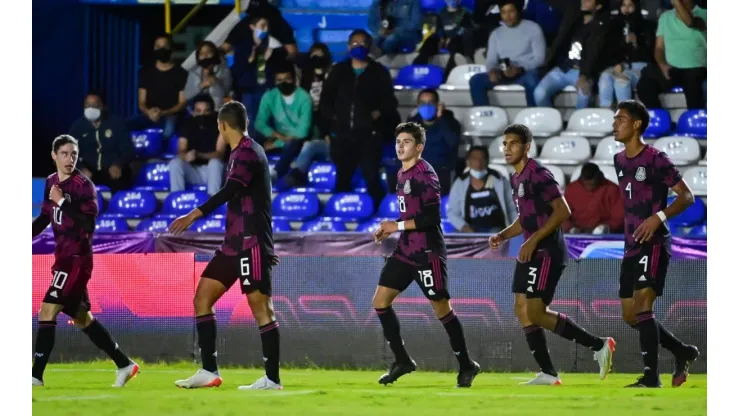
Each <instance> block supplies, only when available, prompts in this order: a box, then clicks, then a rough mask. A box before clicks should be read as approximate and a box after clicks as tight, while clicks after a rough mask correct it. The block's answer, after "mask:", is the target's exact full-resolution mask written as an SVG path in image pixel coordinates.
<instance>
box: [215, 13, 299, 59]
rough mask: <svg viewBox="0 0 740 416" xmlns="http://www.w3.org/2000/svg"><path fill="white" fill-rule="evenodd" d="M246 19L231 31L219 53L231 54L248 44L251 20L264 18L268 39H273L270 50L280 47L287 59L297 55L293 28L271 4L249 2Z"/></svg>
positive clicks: (250, 35)
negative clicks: (235, 49) (268, 32)
mask: <svg viewBox="0 0 740 416" xmlns="http://www.w3.org/2000/svg"><path fill="white" fill-rule="evenodd" d="M244 12H245V14H246V17H245V18H243V19H242V20H240V21H239V23H237V24H236V26H234V28H233V29H231V32H229V36H228V37H227V38H226V41H225V42H224V43H223V44H222V45H221V51H222V52H223V53H224V54H227V53H229V52H231V51H232V50H233V49H234V48H235V47H237V45H239V44H241V43H243V42H250V40H251V39H252V31H253V29H252V27H251V25H252V23H251V22H252V18H253V17H255V16H259V17H264V18H265V19H266V20H267V25H268V27H269V28H270V37H271V38H273V39H274V42H272V43H273V44H272V45H271V47H272V48H278V47H280V46H282V47H283V48H284V50H285V52H286V57H287V58H288V59H293V58H294V57H295V56H296V55H297V54H298V46H297V44H296V40H295V35H294V34H293V28H292V27H291V26H290V23H288V21H287V20H285V18H284V17H283V14H282V13H281V12H280V9H279V8H278V7H276V6H274V5H272V4H270V1H269V0H250V1H249V6H247V10H245V11H244Z"/></svg>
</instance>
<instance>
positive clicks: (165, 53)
mask: <svg viewBox="0 0 740 416" xmlns="http://www.w3.org/2000/svg"><path fill="white" fill-rule="evenodd" d="M170 58H172V49H170V48H159V49H155V50H154V59H156V60H158V61H159V62H169V61H170Z"/></svg>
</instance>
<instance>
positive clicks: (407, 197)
mask: <svg viewBox="0 0 740 416" xmlns="http://www.w3.org/2000/svg"><path fill="white" fill-rule="evenodd" d="M425 142H426V137H425V133H424V128H423V127H421V126H420V125H418V124H416V123H402V124H400V125H398V127H396V154H397V155H398V159H399V160H401V169H400V170H399V171H398V186H397V188H396V195H397V197H398V210H399V212H400V214H401V215H400V216H401V218H400V219H399V220H398V221H383V222H381V224H380V228H378V230H376V231H375V233H374V238H375V241H376V242H380V241H381V240H384V239H386V238H388V237H389V236H390V235H391V234H392V233H394V232H396V231H401V235H400V237H399V239H398V245H397V246H396V249H395V250H394V251H393V254H392V255H391V256H390V257H389V258H388V259H387V260H386V263H385V266H383V270H382V271H381V273H380V281H379V282H378V287H377V289H376V290H375V296H374V297H373V307H374V308H375V311H376V312H377V314H378V318H379V319H380V323H381V325H382V326H383V334H384V335H385V338H386V340H387V341H388V344H389V345H390V348H391V350H392V351H393V354H394V356H395V361H394V362H393V364H391V367H390V370H389V371H388V373H386V374H384V375H383V376H382V377H380V380H379V382H380V383H381V384H390V383H393V382H394V381H396V380H397V379H398V378H399V377H401V376H403V375H404V374H408V373H410V372H412V371H414V370H416V363H415V362H414V361H413V360H412V359H411V357H409V354H408V353H407V352H406V349H405V348H404V345H403V340H402V339H401V328H400V324H399V322H398V318H397V317H396V314H395V312H394V311H393V307H392V306H391V305H392V303H393V300H394V299H395V298H396V296H398V295H399V294H400V293H401V292H403V291H404V290H406V288H407V287H408V286H409V285H410V284H411V282H414V281H415V282H416V283H417V284H418V285H419V288H421V291H422V292H423V293H424V296H426V297H427V299H429V300H430V302H431V304H432V309H434V314H435V315H436V316H437V318H439V320H440V321H441V322H442V324H443V325H444V327H445V329H446V330H447V334H448V335H449V337H450V344H452V350H453V351H454V353H455V355H456V356H457V360H458V362H459V364H460V372H459V373H458V376H457V387H470V386H471V384H472V383H473V379H474V378H475V376H476V375H477V374H478V373H479V372H480V366H479V365H478V363H476V362H475V361H473V360H471V359H470V357H469V355H468V349H467V346H466V345H465V335H464V334H463V329H462V324H461V323H460V320H459V319H458V318H457V316H456V315H455V312H454V311H453V310H452V308H451V306H450V293H449V291H448V283H447V249H446V247H445V242H444V238H443V237H442V228H441V219H440V187H439V180H438V178H437V174H436V173H435V172H434V169H433V168H432V166H431V165H430V164H429V163H428V162H427V161H426V160H424V159H422V158H421V152H422V151H423V150H424V144H425Z"/></svg>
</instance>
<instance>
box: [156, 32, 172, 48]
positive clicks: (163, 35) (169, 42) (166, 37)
mask: <svg viewBox="0 0 740 416" xmlns="http://www.w3.org/2000/svg"><path fill="white" fill-rule="evenodd" d="M159 39H164V40H166V41H167V46H169V47H170V49H171V48H172V35H170V34H169V33H160V34H159V35H157V37H156V38H154V42H157V41H158V40H159Z"/></svg>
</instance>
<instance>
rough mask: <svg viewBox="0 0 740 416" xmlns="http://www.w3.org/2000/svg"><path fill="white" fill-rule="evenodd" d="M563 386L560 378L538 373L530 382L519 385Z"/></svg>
mask: <svg viewBox="0 0 740 416" xmlns="http://www.w3.org/2000/svg"><path fill="white" fill-rule="evenodd" d="M561 384H563V382H562V381H560V377H554V376H551V375H549V374H545V373H537V375H536V376H535V377H534V378H533V379H532V380H529V381H525V382H523V383H519V385H522V386H559V385H561Z"/></svg>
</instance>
